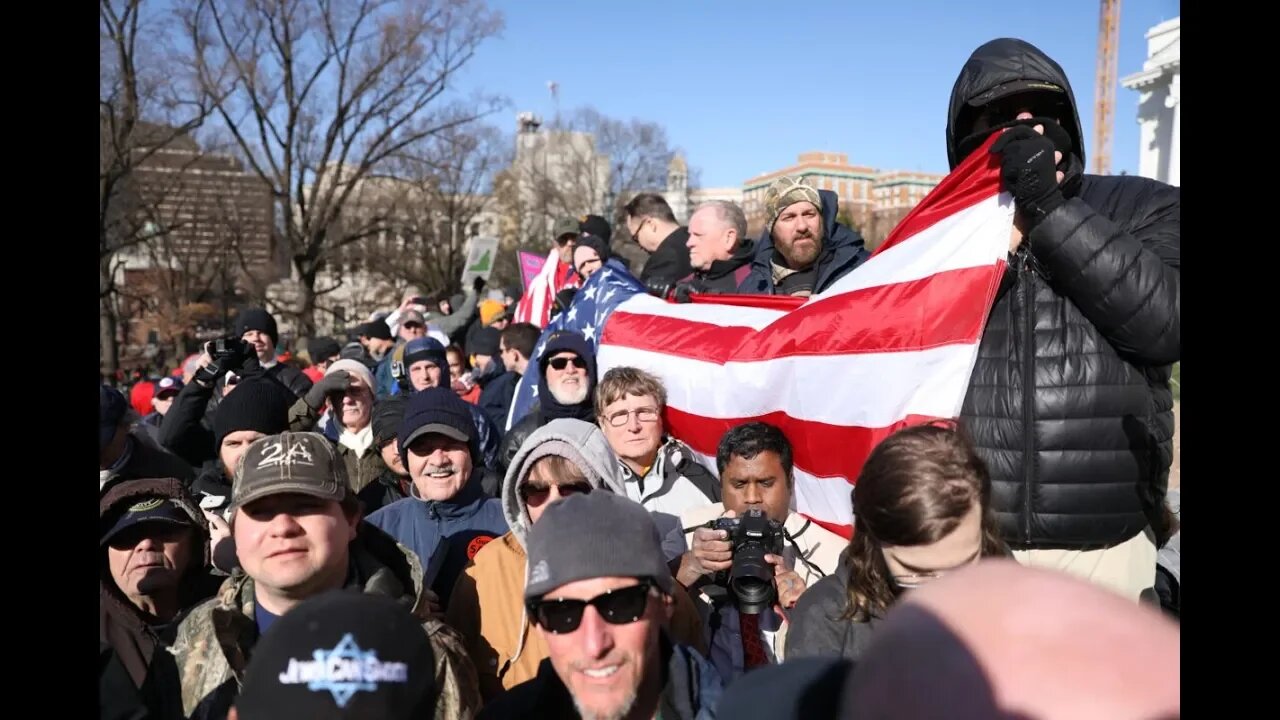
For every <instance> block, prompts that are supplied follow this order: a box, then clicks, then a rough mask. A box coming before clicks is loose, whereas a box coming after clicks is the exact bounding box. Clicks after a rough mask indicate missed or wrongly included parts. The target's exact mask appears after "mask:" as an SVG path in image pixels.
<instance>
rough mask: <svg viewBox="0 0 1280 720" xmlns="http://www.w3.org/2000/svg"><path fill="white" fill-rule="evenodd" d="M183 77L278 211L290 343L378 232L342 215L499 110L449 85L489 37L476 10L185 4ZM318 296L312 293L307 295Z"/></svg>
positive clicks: (365, 1) (496, 19)
mask: <svg viewBox="0 0 1280 720" xmlns="http://www.w3.org/2000/svg"><path fill="white" fill-rule="evenodd" d="M182 16H183V18H184V21H185V23H186V27H187V30H188V37H189V39H190V42H191V48H190V50H191V55H192V63H191V69H192V75H193V78H194V80H195V82H196V83H197V84H198V86H199V87H200V88H201V89H202V90H203V91H204V92H205V93H206V94H207V96H208V97H209V98H210V102H211V104H212V106H213V108H214V110H215V116H216V118H217V119H218V121H219V123H220V124H221V125H222V126H223V127H224V128H225V129H226V130H227V131H228V132H229V133H230V134H231V136H232V137H233V138H234V140H235V143H236V145H237V146H238V148H239V151H240V154H241V155H243V157H244V158H245V160H246V162H247V164H248V165H249V167H250V168H252V169H253V171H254V172H256V173H257V174H258V175H260V176H261V177H262V179H263V180H264V181H265V182H266V183H267V184H269V185H270V186H271V189H272V193H273V195H274V197H275V198H276V201H277V202H278V203H279V208H278V210H277V212H278V216H279V217H280V220H281V222H280V225H281V227H280V228H279V232H280V235H281V240H282V241H283V242H284V243H285V244H286V246H287V248H288V252H289V256H290V259H291V261H292V263H293V265H294V268H295V270H296V271H297V276H298V278H299V280H300V287H299V288H298V290H299V297H298V302H297V306H296V307H295V308H293V310H294V312H293V313H289V314H291V315H294V316H295V317H296V318H297V324H298V331H299V333H300V334H304V335H310V334H311V333H312V332H314V329H315V311H316V297H317V293H318V288H317V277H318V276H319V275H320V273H321V272H322V270H324V269H325V267H326V263H328V262H329V261H330V260H331V259H332V258H333V255H334V254H335V253H336V252H337V251H338V250H340V249H341V248H342V247H343V246H345V245H349V244H351V243H354V242H357V241H359V240H361V239H363V238H366V237H373V236H376V235H377V234H379V233H380V232H382V231H383V230H384V229H385V228H386V225H385V217H381V216H378V214H376V213H375V214H372V215H368V214H363V213H361V214H359V215H356V214H354V213H352V214H348V215H347V216H346V217H344V211H345V210H346V209H347V208H348V206H351V205H359V204H362V205H364V206H366V207H368V206H369V203H364V202H362V198H361V196H360V194H361V192H363V191H365V190H374V189H376V188H375V187H373V186H371V185H370V184H369V183H366V182H365V181H366V180H367V179H369V178H371V177H373V176H375V175H376V174H377V173H379V172H384V171H385V165H386V164H387V163H388V162H389V161H390V160H392V159H393V158H395V157H396V156H397V155H398V154H399V153H401V152H402V151H404V150H405V149H406V148H408V147H410V146H412V145H413V144H414V143H417V142H420V141H422V140H423V139H424V138H429V137H432V136H434V135H437V134H439V133H442V132H445V131H447V130H449V129H450V128H452V127H455V126H461V125H466V124H468V123H470V122H473V121H475V120H476V119H477V118H479V117H482V116H483V115H485V114H486V113H488V112H490V111H492V110H495V109H497V107H499V105H498V103H497V102H496V101H493V100H490V99H481V100H480V101H478V102H468V103H460V102H456V101H455V98H454V97H453V95H452V93H454V92H455V89H454V88H453V87H452V82H453V80H454V75H455V73H457V71H458V70H459V69H460V68H461V67H463V65H465V64H466V62H467V61H468V60H470V59H471V57H472V56H473V54H474V53H475V51H476V48H477V47H478V46H479V45H480V43H481V42H482V41H483V40H485V39H486V38H488V37H490V36H491V35H493V34H494V33H496V32H497V31H498V30H499V29H500V28H501V25H502V20H501V16H500V15H499V14H497V13H495V12H492V11H490V10H489V9H488V8H487V7H486V6H485V4H484V2H483V0H350V1H341V0H236V1H234V2H231V1H222V0H186V2H185V5H184V10H183V13H182ZM320 289H323V288H320Z"/></svg>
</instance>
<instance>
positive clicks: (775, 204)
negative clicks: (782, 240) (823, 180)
mask: <svg viewBox="0 0 1280 720" xmlns="http://www.w3.org/2000/svg"><path fill="white" fill-rule="evenodd" d="M798 202H809V203H813V206H814V207H816V208H818V211H819V212H821V211H822V198H820V197H818V191H817V190H815V189H814V188H813V187H811V186H810V185H808V184H806V183H805V179H804V178H803V177H800V176H798V175H783V176H782V177H780V178H778V179H777V180H774V181H773V184H772V185H770V186H769V189H768V190H766V191H765V193H764V209H765V212H767V213H768V214H769V222H768V223H766V225H765V227H766V228H767V229H768V230H769V231H770V232H773V221H774V220H777V219H778V216H779V215H781V214H782V211H783V210H786V209H787V207H788V206H790V205H793V204H795V203H798Z"/></svg>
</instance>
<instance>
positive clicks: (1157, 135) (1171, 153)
mask: <svg viewBox="0 0 1280 720" xmlns="http://www.w3.org/2000/svg"><path fill="white" fill-rule="evenodd" d="M1181 20H1182V18H1181V17H1176V18H1173V19H1172V20H1166V21H1164V22H1162V23H1160V24H1159V25H1156V26H1155V27H1152V28H1151V29H1150V30H1148V31H1147V61H1146V62H1145V63H1143V64H1142V71H1141V72H1136V73H1134V74H1132V75H1129V76H1128V77H1126V78H1124V79H1123V80H1121V84H1123V85H1124V86H1125V87H1126V88H1129V89H1130V90H1137V91H1138V92H1139V93H1141V99H1140V100H1139V103H1138V125H1139V126H1141V129H1142V131H1141V133H1142V140H1141V142H1142V144H1141V147H1140V148H1139V151H1138V152H1139V155H1138V174H1139V175H1142V176H1143V177H1149V178H1152V179H1155V180H1159V181H1161V182H1166V183H1169V184H1170V185H1178V184H1179V176H1178V145H1179V137H1178V126H1179V125H1180V122H1179V117H1180V115H1181V112H1180V110H1179V101H1180V100H1181V79H1182V52H1181V50H1182V42H1181V39H1182V26H1181Z"/></svg>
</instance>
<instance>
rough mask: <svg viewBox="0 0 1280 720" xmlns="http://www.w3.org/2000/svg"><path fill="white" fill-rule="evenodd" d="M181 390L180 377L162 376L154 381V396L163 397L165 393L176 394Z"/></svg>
mask: <svg viewBox="0 0 1280 720" xmlns="http://www.w3.org/2000/svg"><path fill="white" fill-rule="evenodd" d="M181 391H182V378H178V377H163V378H160V380H159V381H158V382H157V383H156V394H155V397H165V396H167V395H177V394H178V393H179V392H181Z"/></svg>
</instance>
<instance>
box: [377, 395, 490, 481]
mask: <svg viewBox="0 0 1280 720" xmlns="http://www.w3.org/2000/svg"><path fill="white" fill-rule="evenodd" d="M429 433H440V434H441V435H444V436H445V437H450V438H453V439H454V440H458V441H460V442H464V443H466V444H467V449H468V450H469V451H470V452H471V461H472V462H473V463H478V462H479V461H480V458H481V455H480V445H479V442H478V439H477V437H476V421H475V420H473V419H472V418H471V408H470V407H469V406H468V405H467V402H466V401H465V400H463V399H462V398H460V397H458V394H457V393H455V392H454V391H453V390H452V389H451V388H449V387H433V388H427V389H426V390H422V391H419V392H416V393H414V394H413V395H410V396H409V406H408V407H407V408H405V411H404V420H402V421H400V430H399V432H397V433H396V439H397V440H399V441H400V461H401V462H403V463H404V466H405V467H409V446H410V445H411V444H413V441H414V440H417V439H418V438H419V437H422V436H423V435H427V434H429Z"/></svg>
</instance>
